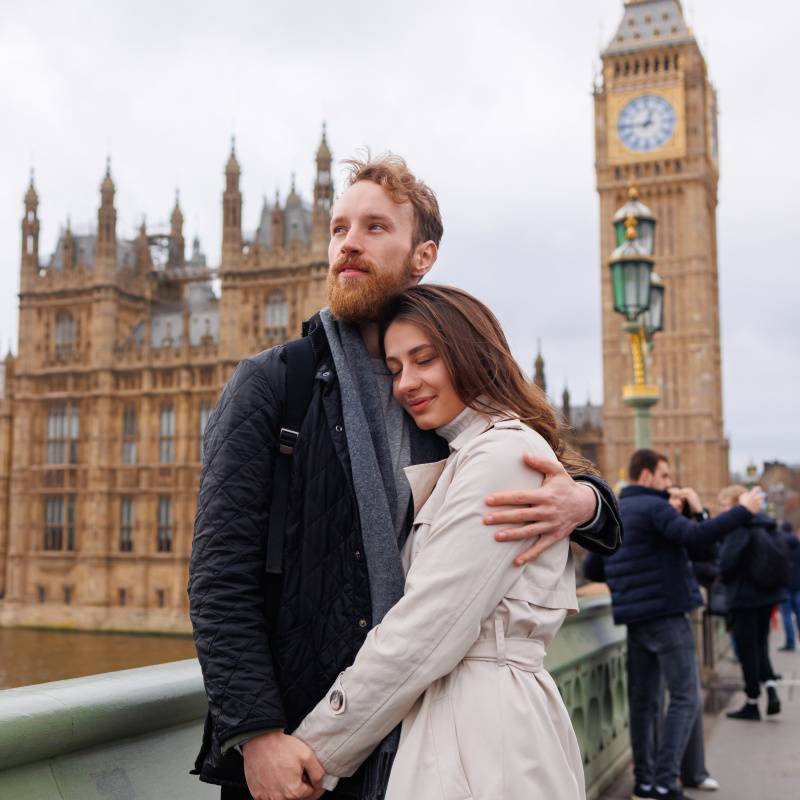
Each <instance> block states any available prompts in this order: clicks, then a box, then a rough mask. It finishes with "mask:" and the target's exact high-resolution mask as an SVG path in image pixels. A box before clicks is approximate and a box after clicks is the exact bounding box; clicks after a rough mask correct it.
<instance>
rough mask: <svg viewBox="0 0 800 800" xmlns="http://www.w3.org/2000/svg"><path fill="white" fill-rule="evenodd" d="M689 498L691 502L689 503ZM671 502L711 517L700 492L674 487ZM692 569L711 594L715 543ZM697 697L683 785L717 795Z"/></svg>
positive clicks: (694, 515) (692, 515)
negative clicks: (695, 509)
mask: <svg viewBox="0 0 800 800" xmlns="http://www.w3.org/2000/svg"><path fill="white" fill-rule="evenodd" d="M690 499H691V503H690V502H689V500H690ZM669 502H670V505H672V507H673V508H674V509H675V510H676V511H677V512H678V513H680V514H683V516H684V517H687V518H688V519H693V520H695V521H696V522H705V521H706V520H707V519H708V518H709V516H710V515H709V513H708V509H707V508H704V507H703V505H702V503H701V502H700V498H699V497H698V496H697V492H695V491H694V489H691V488H689V487H686V488H681V487H680V486H671V487H670V489H669ZM694 508H701V509H702V510H701V511H699V512H697V511H693V510H692V509H694ZM701 556H702V557H701ZM690 568H691V570H692V572H693V573H694V577H695V578H696V579H697V582H698V583H699V584H700V586H702V587H703V588H704V589H705V590H706V591H707V592H711V587H712V586H713V585H714V582H715V581H716V580H717V579H718V577H719V567H718V565H717V546H716V544H714V545H712V546H711V547H710V548H709V550H708V552H707V553H696V554H695V558H694V559H693V560H692V562H691V564H690ZM698 677H699V676H698ZM659 694H661V695H662V697H663V692H659ZM697 697H698V703H697V713H696V714H695V718H694V724H693V725H692V732H691V734H690V735H689V741H687V742H686V750H684V753H683V758H682V759H681V783H682V784H683V786H684V787H690V788H693V789H700V790H701V791H704V792H715V791H717V790H718V789H719V781H718V780H717V779H716V778H714V777H713V776H712V775H711V773H710V772H709V770H708V767H707V766H706V743H705V731H704V730H703V697H702V691H701V688H700V687H698V690H697ZM664 711H665V709H663V708H662V709H661V714H662V715H663V714H664Z"/></svg>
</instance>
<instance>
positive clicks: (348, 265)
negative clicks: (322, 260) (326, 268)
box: [333, 254, 377, 275]
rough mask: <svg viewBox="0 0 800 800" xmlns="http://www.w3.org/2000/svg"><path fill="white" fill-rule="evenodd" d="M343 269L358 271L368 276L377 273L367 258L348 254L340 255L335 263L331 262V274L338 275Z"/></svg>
mask: <svg viewBox="0 0 800 800" xmlns="http://www.w3.org/2000/svg"><path fill="white" fill-rule="evenodd" d="M345 269H360V270H363V271H364V272H366V273H367V274H369V275H374V274H375V272H377V267H376V266H375V264H373V263H372V261H370V260H369V259H367V258H362V257H361V256H354V255H350V254H344V255H340V256H339V257H338V258H337V259H336V261H334V262H333V272H334V274H335V275H338V274H339V273H340V272H342V271H344V270H345Z"/></svg>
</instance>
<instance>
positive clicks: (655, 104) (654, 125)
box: [617, 94, 676, 153]
mask: <svg viewBox="0 0 800 800" xmlns="http://www.w3.org/2000/svg"><path fill="white" fill-rule="evenodd" d="M675 122H676V116H675V109H674V108H673V107H672V105H671V104H670V103H669V101H667V100H665V99H664V98H663V97H659V96H658V95H653V94H643V95H639V97H634V98H633V100H631V101H630V103H628V104H627V105H626V106H625V107H624V108H623V109H622V111H621V112H620V115H619V119H618V120H617V131H618V132H619V138H620V139H621V140H622V143H623V144H624V145H625V146H626V147H628V148H630V149H631V150H635V151H636V152H638V153H648V152H650V151H651V150H657V149H658V148H659V147H661V146H662V145H663V144H666V142H668V141H669V139H670V138H671V137H672V134H673V133H674V132H675Z"/></svg>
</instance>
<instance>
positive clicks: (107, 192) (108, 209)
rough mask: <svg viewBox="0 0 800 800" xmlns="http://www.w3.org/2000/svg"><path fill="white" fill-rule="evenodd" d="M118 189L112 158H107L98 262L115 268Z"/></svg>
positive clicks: (101, 195) (99, 222)
mask: <svg viewBox="0 0 800 800" xmlns="http://www.w3.org/2000/svg"><path fill="white" fill-rule="evenodd" d="M115 192H116V189H115V187H114V181H113V179H112V178H111V158H110V157H107V158H106V174H105V175H104V176H103V181H102V183H101V184H100V208H99V209H98V211H97V253H96V263H97V265H98V266H100V267H105V268H111V269H113V268H114V267H115V266H116V261H117V210H116V209H115V208H114V194H115Z"/></svg>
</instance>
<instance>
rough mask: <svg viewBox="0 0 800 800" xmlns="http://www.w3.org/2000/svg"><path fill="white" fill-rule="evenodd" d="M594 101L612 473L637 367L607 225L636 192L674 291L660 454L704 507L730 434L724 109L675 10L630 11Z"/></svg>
mask: <svg viewBox="0 0 800 800" xmlns="http://www.w3.org/2000/svg"><path fill="white" fill-rule="evenodd" d="M602 62H603V72H602V82H601V84H600V85H599V86H598V87H597V88H596V89H595V148H596V169H597V191H598V194H599V195H600V250H601V269H602V301H603V309H602V310H603V314H602V316H603V377H604V432H605V439H606V441H605V444H606V467H607V469H608V471H609V474H610V475H612V476H613V477H616V471H617V470H618V469H620V468H623V467H625V466H626V465H627V463H628V459H629V457H630V454H631V453H632V452H633V449H634V436H633V416H632V412H631V410H630V409H629V408H628V407H627V406H625V405H624V403H623V401H622V387H623V385H625V384H627V383H630V381H631V357H630V352H629V348H628V343H627V338H626V337H625V334H624V333H623V330H622V326H621V323H620V318H619V316H618V315H617V314H615V313H614V308H613V302H612V297H611V281H610V279H609V277H608V266H607V265H608V260H609V257H610V255H611V251H612V250H613V248H614V246H615V242H614V238H613V228H612V218H613V216H614V212H615V211H616V210H617V209H618V208H619V207H620V206H622V205H623V204H624V203H625V201H626V199H627V189H628V187H629V186H630V184H632V183H635V184H636V186H637V187H638V189H639V195H640V197H641V199H642V200H643V201H644V203H646V204H647V205H648V206H650V208H651V209H652V210H653V211H654V213H655V215H656V218H657V219H658V223H659V225H658V229H657V241H656V250H655V259H656V270H657V271H658V273H659V274H660V276H661V277H662V278H663V280H664V283H665V284H666V287H667V294H666V303H665V319H664V331H663V332H662V333H660V334H658V335H657V336H656V338H655V349H654V352H653V358H652V370H653V371H652V378H653V382H655V383H656V384H657V385H658V387H659V390H660V395H661V400H660V402H659V403H658V405H656V406H655V408H654V409H653V421H652V425H653V427H652V441H653V448H654V449H656V450H659V451H661V452H663V453H665V454H666V455H667V456H668V457H669V458H670V461H671V464H672V471H673V476H674V477H675V479H676V481H679V482H680V483H682V484H684V485H687V486H692V487H694V488H696V489H697V490H698V491H699V492H700V493H701V497H702V498H703V499H704V501H706V502H713V500H714V499H715V497H714V496H715V494H716V492H717V490H718V489H719V488H720V487H721V486H723V485H724V484H725V483H726V482H727V481H728V444H727V441H726V440H725V437H724V433H723V421H722V386H721V383H722V381H721V374H720V341H719V301H718V280H717V230H716V207H717V181H718V178H719V162H718V148H717V107H716V94H715V92H714V87H713V86H712V85H711V82H710V81H709V79H708V75H707V72H706V63H705V60H704V58H703V54H702V53H701V52H700V48H699V47H698V45H697V42H696V41H695V38H694V36H693V35H692V32H691V30H690V29H689V27H688V26H687V24H686V20H685V19H684V17H683V10H682V8H681V4H680V2H679V0H626V2H625V7H624V13H623V16H622V22H621V23H620V25H619V28H618V30H617V32H616V33H615V35H614V37H613V39H612V40H611V43H610V44H609V45H608V47H607V48H606V50H605V51H604V52H603V53H602Z"/></svg>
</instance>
